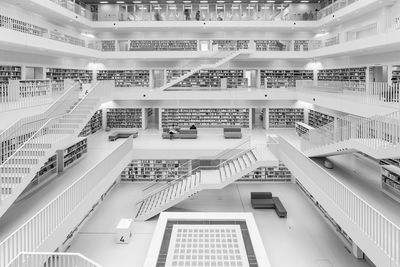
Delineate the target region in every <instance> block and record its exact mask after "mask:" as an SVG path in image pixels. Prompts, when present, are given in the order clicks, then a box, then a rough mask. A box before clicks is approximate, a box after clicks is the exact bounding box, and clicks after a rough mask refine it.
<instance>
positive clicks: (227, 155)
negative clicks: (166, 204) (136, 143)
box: [136, 138, 252, 204]
mask: <svg viewBox="0 0 400 267" xmlns="http://www.w3.org/2000/svg"><path fill="white" fill-rule="evenodd" d="M251 148H252V147H251V138H246V139H245V140H244V141H242V142H239V144H237V145H235V146H233V147H231V148H229V149H225V150H224V151H222V152H221V153H219V154H217V155H216V156H212V157H207V158H205V157H202V158H197V159H195V160H190V161H191V164H192V166H193V163H194V162H195V161H199V160H200V161H201V160H207V161H210V160H212V161H215V162H218V164H216V165H207V166H205V165H199V166H197V167H196V168H194V169H191V170H189V171H188V172H187V173H185V174H183V175H181V176H179V177H177V178H175V179H172V180H170V181H168V182H167V183H166V184H165V185H163V186H160V187H157V188H156V189H155V190H153V191H151V192H149V193H148V194H146V195H145V196H144V197H142V198H141V200H140V201H138V202H137V203H136V204H139V203H140V202H142V201H144V200H146V199H147V198H149V197H151V196H153V195H154V194H156V193H158V192H160V191H162V190H164V189H165V188H167V187H169V186H171V185H173V184H175V183H177V182H179V181H181V180H183V179H186V178H187V177H188V176H191V175H193V174H195V173H196V172H198V171H201V170H203V169H208V170H209V169H216V168H219V167H220V166H222V164H225V163H226V162H227V161H229V160H232V159H233V158H235V157H238V156H239V155H241V154H243V153H246V152H247V151H249V150H250V149H251ZM221 161H222V163H221ZM160 182H161V181H160ZM160 182H158V183H160Z"/></svg>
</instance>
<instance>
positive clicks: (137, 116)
mask: <svg viewBox="0 0 400 267" xmlns="http://www.w3.org/2000/svg"><path fill="white" fill-rule="evenodd" d="M106 117H107V127H109V128H142V109H141V108H109V109H107V115H106Z"/></svg>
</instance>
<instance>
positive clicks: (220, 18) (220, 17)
mask: <svg viewBox="0 0 400 267" xmlns="http://www.w3.org/2000/svg"><path fill="white" fill-rule="evenodd" d="M217 20H218V21H223V20H224V19H223V18H222V14H221V12H219V13H218V17H217Z"/></svg>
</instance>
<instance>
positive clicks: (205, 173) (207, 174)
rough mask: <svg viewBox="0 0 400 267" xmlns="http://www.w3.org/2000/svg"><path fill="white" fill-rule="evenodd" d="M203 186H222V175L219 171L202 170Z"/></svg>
mask: <svg viewBox="0 0 400 267" xmlns="http://www.w3.org/2000/svg"><path fill="white" fill-rule="evenodd" d="M200 174H201V183H200V184H201V185H213V184H215V185H217V184H220V183H221V181H220V179H221V178H220V174H219V170H218V169H216V170H201V171H200Z"/></svg>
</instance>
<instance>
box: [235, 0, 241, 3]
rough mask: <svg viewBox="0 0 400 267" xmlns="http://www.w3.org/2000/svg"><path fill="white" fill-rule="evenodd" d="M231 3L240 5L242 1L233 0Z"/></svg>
mask: <svg viewBox="0 0 400 267" xmlns="http://www.w3.org/2000/svg"><path fill="white" fill-rule="evenodd" d="M233 2H234V3H241V2H242V1H240V0H234V1H233Z"/></svg>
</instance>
